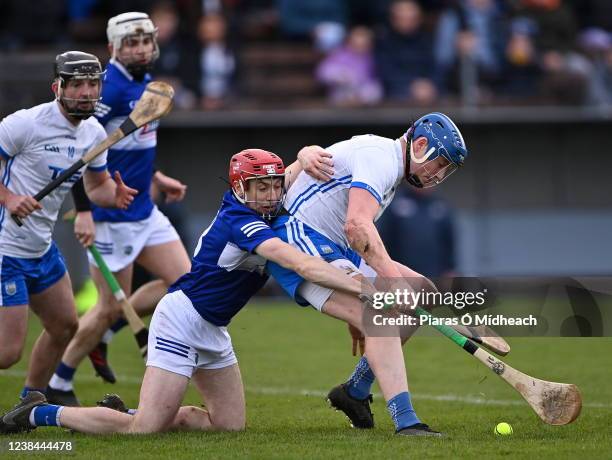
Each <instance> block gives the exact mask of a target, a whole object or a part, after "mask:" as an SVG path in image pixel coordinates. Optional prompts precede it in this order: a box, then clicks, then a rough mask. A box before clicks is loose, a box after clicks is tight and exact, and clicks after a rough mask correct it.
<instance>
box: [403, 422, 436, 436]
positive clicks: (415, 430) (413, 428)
mask: <svg viewBox="0 0 612 460" xmlns="http://www.w3.org/2000/svg"><path fill="white" fill-rule="evenodd" d="M395 434H399V435H400V436H438V437H439V436H443V435H442V433H440V432H439V431H434V430H432V429H431V428H429V425H427V424H426V423H415V424H414V425H410V426H407V427H406V428H402V429H401V430H399V431H397V432H396V433H395Z"/></svg>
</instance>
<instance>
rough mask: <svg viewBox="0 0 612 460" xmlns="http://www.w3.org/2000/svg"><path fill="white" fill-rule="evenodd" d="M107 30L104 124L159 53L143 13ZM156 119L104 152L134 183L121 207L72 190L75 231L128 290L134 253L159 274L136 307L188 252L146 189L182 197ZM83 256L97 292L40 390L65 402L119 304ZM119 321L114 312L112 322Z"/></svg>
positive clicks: (156, 291) (169, 278) (127, 105)
mask: <svg viewBox="0 0 612 460" xmlns="http://www.w3.org/2000/svg"><path fill="white" fill-rule="evenodd" d="M107 36H108V42H109V51H110V53H111V60H110V62H109V64H108V65H107V67H106V75H105V77H104V82H103V89H102V101H101V102H100V103H99V104H98V107H97V110H96V117H98V119H99V121H100V122H101V123H102V125H103V126H104V128H105V129H106V131H107V132H111V131H114V130H115V129H116V128H117V127H118V126H119V125H120V124H121V123H122V122H123V121H124V120H125V119H126V117H127V116H128V115H129V113H130V112H131V111H132V109H133V107H134V104H135V103H136V102H137V101H138V100H139V99H140V96H141V95H142V92H143V91H144V88H145V86H146V84H147V83H148V82H149V81H151V76H150V75H149V73H148V72H149V70H150V69H151V68H152V66H153V64H154V62H155V60H156V59H157V58H158V56H159V48H158V46H157V41H156V36H157V29H156V28H155V26H154V24H153V23H152V22H151V20H150V19H149V17H148V16H147V15H146V14H145V13H137V12H131V13H123V14H120V15H118V16H115V17H113V18H111V19H110V20H109V21H108V27H107ZM157 127H158V122H157V121H154V122H152V123H149V124H147V125H145V126H143V127H142V128H140V129H138V130H137V131H135V132H134V133H132V134H130V135H129V136H127V137H126V138H125V139H123V140H121V141H120V142H118V143H117V144H116V145H115V146H113V148H111V149H110V150H109V152H108V168H109V170H110V171H120V172H121V175H122V177H123V179H124V180H125V183H126V184H128V185H129V186H130V187H133V188H135V189H136V190H138V195H137V196H136V198H135V199H134V202H133V203H132V204H131V205H130V206H129V207H128V209H125V210H110V209H105V208H101V207H99V206H96V205H95V203H94V204H93V205H91V211H89V202H88V200H87V199H86V197H85V195H84V194H83V193H79V187H78V185H77V186H76V187H75V189H76V192H75V194H74V198H75V203H76V206H77V210H78V211H81V212H78V214H77V218H76V221H75V233H76V235H77V238H78V239H79V241H80V242H81V243H82V244H84V245H85V246H88V245H90V244H92V243H94V244H95V245H96V247H97V248H98V250H99V251H100V253H101V254H102V255H103V256H104V259H105V261H106V263H107V264H108V266H109V268H110V269H111V271H112V272H114V274H115V276H116V277H117V280H118V281H119V283H120V285H121V287H122V288H123V290H124V292H126V294H127V295H128V296H129V295H130V292H131V284H132V272H133V263H134V262H135V261H137V262H138V263H139V265H141V266H142V267H143V268H145V269H146V270H148V271H150V272H151V273H152V274H153V275H155V276H156V277H158V278H159V280H156V281H152V282H150V283H147V284H146V285H144V286H142V287H141V288H140V289H139V290H138V295H137V296H135V297H133V298H132V299H131V301H132V303H133V304H134V306H135V308H137V309H140V308H141V307H147V308H149V309H152V308H154V306H155V305H156V304H157V302H158V301H159V300H160V299H161V297H162V296H163V295H164V294H165V292H166V289H167V287H168V286H169V285H170V284H172V283H173V282H174V281H176V280H177V279H178V278H179V276H181V275H182V274H184V273H186V272H187V271H189V256H188V255H187V252H186V250H185V248H184V246H183V244H182V242H181V241H180V239H179V236H178V234H177V232H176V230H175V229H174V227H173V226H172V224H171V223H170V221H169V220H168V219H167V217H166V216H165V215H163V214H162V213H161V212H160V211H159V209H158V208H157V206H155V204H154V203H153V200H152V199H151V195H150V189H151V183H152V182H154V183H155V184H156V185H157V187H158V188H159V190H160V191H161V192H163V193H165V194H166V196H167V197H168V199H169V200H173V201H174V200H182V199H183V197H184V196H185V190H186V186H185V185H183V184H182V183H180V182H179V181H178V180H176V179H173V178H170V177H168V176H166V175H164V174H163V173H161V172H160V171H155V169H154V160H155V154H156V145H157ZM92 219H93V220H92ZM94 222H95V228H94ZM94 235H95V242H94ZM89 263H90V271H91V275H92V278H93V281H94V283H95V285H96V287H97V289H98V293H99V295H98V302H97V304H96V305H95V307H94V308H93V309H91V310H90V311H88V312H87V313H86V314H85V315H84V316H83V317H82V318H81V320H80V321H79V329H78V331H77V333H76V335H75V337H74V339H73V340H72V341H71V342H70V344H69V345H68V348H67V349H66V352H65V353H64V356H63V357H62V361H61V363H60V365H59V366H58V368H57V370H56V372H55V374H54V375H53V378H52V379H51V382H50V385H49V389H48V391H47V396H48V397H49V400H51V401H56V402H58V403H62V404H66V405H78V404H79V403H78V400H77V398H76V396H75V394H74V391H73V382H72V379H73V376H74V373H75V370H76V368H77V366H78V365H79V364H80V362H81V361H82V359H83V358H84V357H86V356H87V355H88V354H89V353H90V352H91V351H92V350H93V349H94V348H95V347H96V345H97V344H98V343H99V342H100V339H101V338H102V336H103V335H104V333H105V331H107V329H108V328H109V327H110V326H111V325H113V323H115V321H117V320H118V319H119V318H120V317H121V308H120V305H119V304H118V303H117V301H116V300H115V298H114V296H113V295H112V292H111V290H110V289H109V287H108V285H107V283H106V282H105V280H104V278H103V277H102V275H101V273H100V271H99V270H98V268H97V267H96V264H95V261H94V260H93V258H92V257H91V255H90V254H89ZM123 324H125V322H124V321H123V320H121V321H120V323H119V324H117V325H115V328H120V327H121V326H122V325H123Z"/></svg>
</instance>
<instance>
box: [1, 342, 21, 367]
mask: <svg viewBox="0 0 612 460" xmlns="http://www.w3.org/2000/svg"><path fill="white" fill-rule="evenodd" d="M22 350H23V348H22V347H18V346H14V345H13V346H8V347H3V348H2V349H0V369H8V368H9V367H11V366H13V365H14V364H17V363H18V362H19V360H20V359H21V352H22Z"/></svg>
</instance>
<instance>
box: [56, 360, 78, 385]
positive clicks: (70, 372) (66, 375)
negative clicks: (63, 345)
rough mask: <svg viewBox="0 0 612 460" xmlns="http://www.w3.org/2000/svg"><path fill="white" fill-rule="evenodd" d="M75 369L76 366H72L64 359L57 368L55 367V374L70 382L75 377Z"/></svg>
mask: <svg viewBox="0 0 612 460" xmlns="http://www.w3.org/2000/svg"><path fill="white" fill-rule="evenodd" d="M75 371H76V369H75V368H74V367H70V366H68V365H67V364H64V362H63V361H62V362H61V363H59V366H57V369H55V375H57V376H58V377H59V378H62V379H64V380H67V381H69V382H70V381H72V379H73V377H74V373H75Z"/></svg>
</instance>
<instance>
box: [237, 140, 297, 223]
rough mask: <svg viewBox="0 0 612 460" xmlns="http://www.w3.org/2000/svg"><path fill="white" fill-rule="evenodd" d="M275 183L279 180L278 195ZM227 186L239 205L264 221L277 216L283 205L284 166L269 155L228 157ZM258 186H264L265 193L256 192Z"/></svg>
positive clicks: (250, 151) (252, 151) (257, 152)
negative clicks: (255, 212)
mask: <svg viewBox="0 0 612 460" xmlns="http://www.w3.org/2000/svg"><path fill="white" fill-rule="evenodd" d="M277 180H280V187H281V192H280V195H278V194H276V193H275V191H274V189H275V187H274V186H275V181H277ZM229 183H230V186H231V188H232V193H233V194H234V197H236V199H237V200H238V201H239V202H240V203H242V204H245V205H247V206H248V207H249V208H251V209H254V210H256V211H257V212H258V213H259V214H260V215H261V216H262V217H264V218H266V219H271V218H272V217H275V216H277V215H278V213H279V212H280V211H281V209H282V207H283V204H284V202H285V196H286V194H287V190H286V188H285V166H284V164H283V160H281V159H280V158H279V157H278V156H277V155H275V154H274V153H272V152H268V151H266V150H261V149H247V150H243V151H242V152H240V153H237V154H235V155H234V156H232V158H231V160H230V168H229ZM261 183H263V184H265V185H266V188H267V190H266V191H265V192H264V191H261V190H260V184H261ZM247 189H248V190H247ZM262 195H267V196H262Z"/></svg>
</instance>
